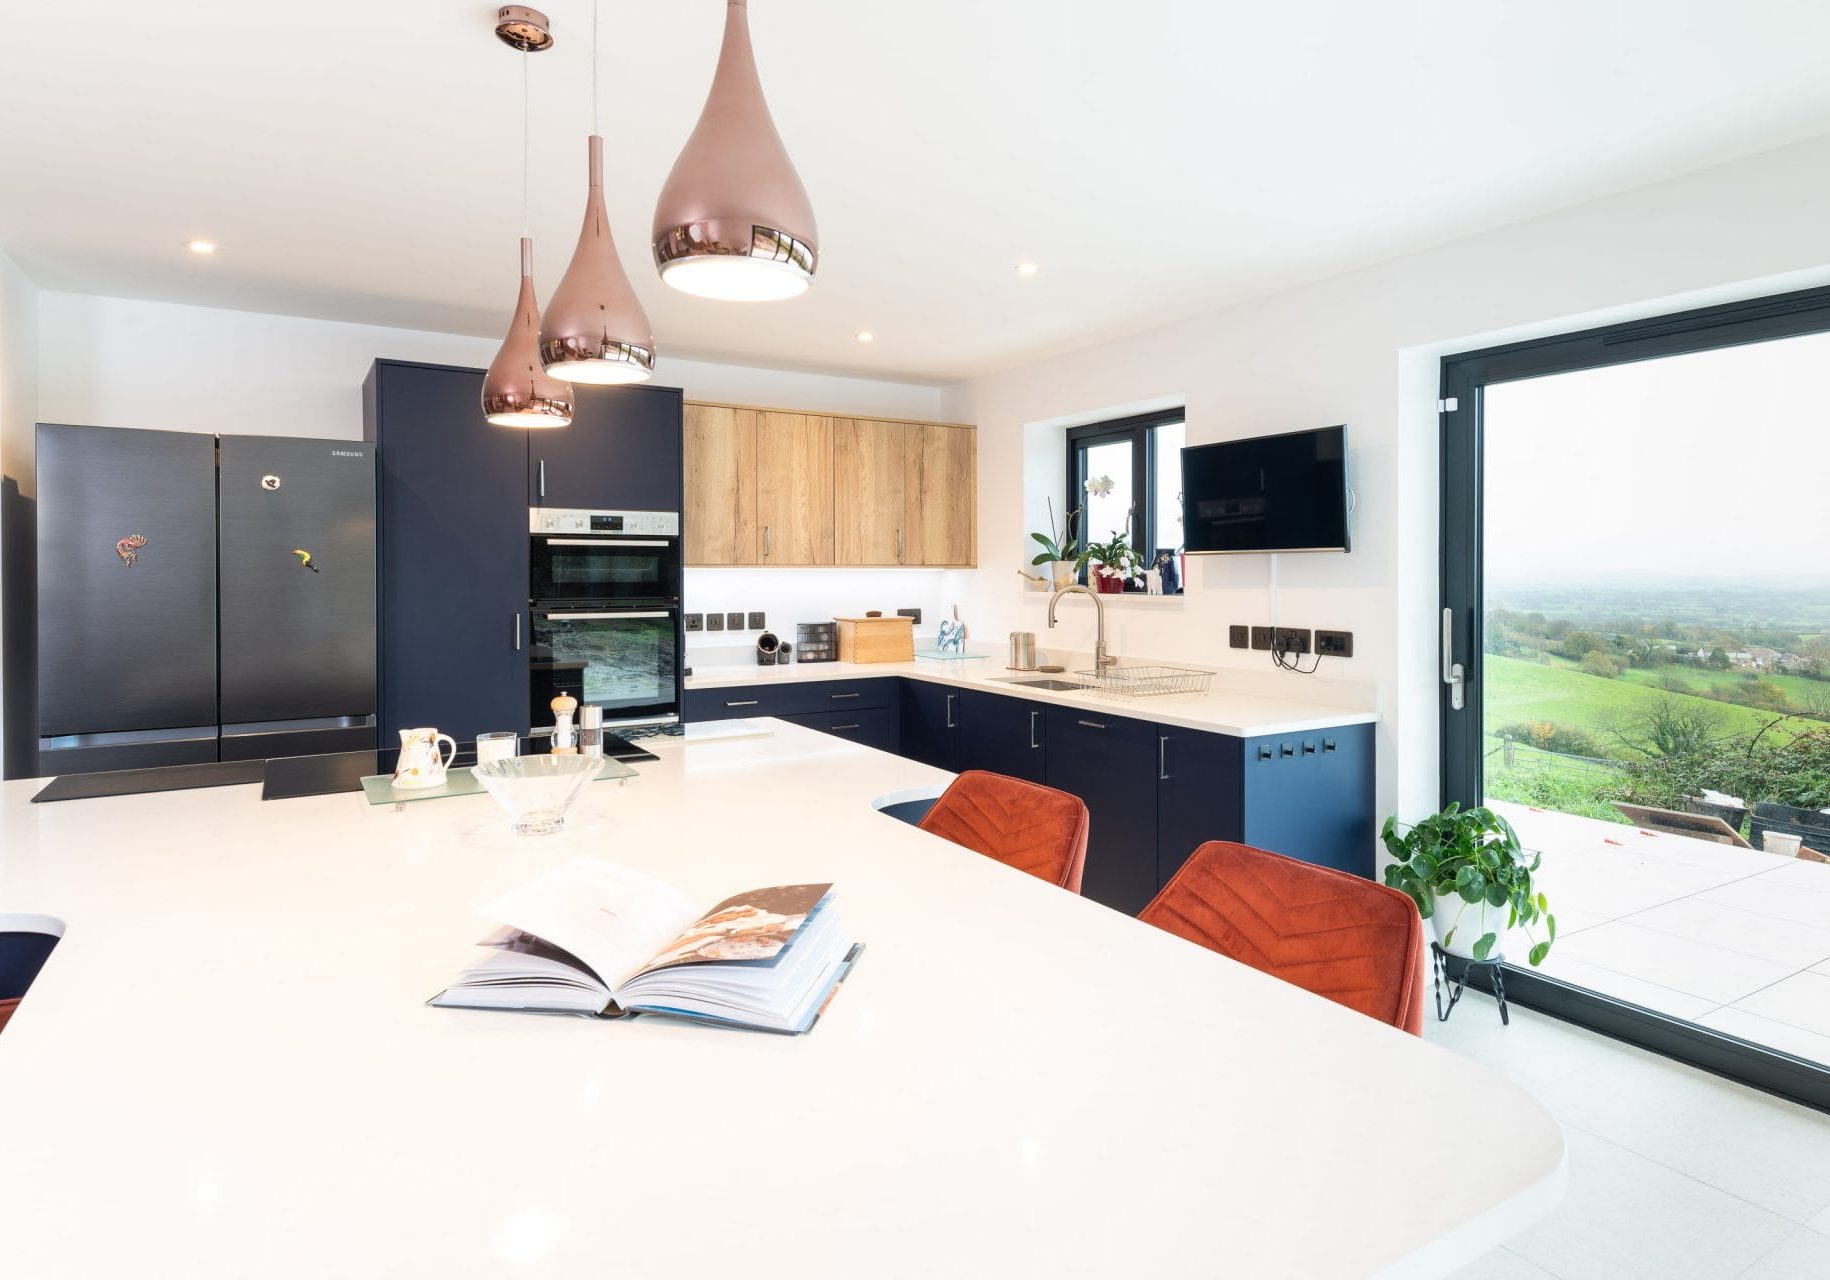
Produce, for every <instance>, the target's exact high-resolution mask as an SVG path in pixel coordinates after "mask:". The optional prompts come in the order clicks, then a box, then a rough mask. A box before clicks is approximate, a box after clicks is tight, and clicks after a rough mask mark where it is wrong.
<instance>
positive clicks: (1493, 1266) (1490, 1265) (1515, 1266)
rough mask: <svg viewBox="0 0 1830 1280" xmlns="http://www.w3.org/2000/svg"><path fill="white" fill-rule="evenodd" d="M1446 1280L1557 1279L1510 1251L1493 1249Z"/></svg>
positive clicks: (1451, 1273)
mask: <svg viewBox="0 0 1830 1280" xmlns="http://www.w3.org/2000/svg"><path fill="white" fill-rule="evenodd" d="M1448 1280H1557V1277H1556V1276H1553V1275H1552V1274H1551V1273H1550V1272H1548V1271H1546V1270H1545V1269H1544V1268H1543V1267H1540V1266H1538V1265H1537V1264H1536V1263H1535V1262H1527V1261H1525V1259H1523V1258H1521V1257H1520V1256H1519V1255H1518V1254H1516V1253H1513V1252H1512V1251H1511V1250H1510V1249H1495V1250H1494V1251H1493V1252H1492V1253H1489V1254H1487V1255H1486V1256H1485V1257H1480V1258H1476V1259H1475V1260H1474V1261H1473V1262H1470V1263H1469V1264H1468V1265H1467V1266H1465V1267H1462V1268H1461V1269H1460V1270H1458V1271H1451V1272H1450V1273H1449V1276H1448Z"/></svg>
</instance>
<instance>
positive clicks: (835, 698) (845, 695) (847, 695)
mask: <svg viewBox="0 0 1830 1280" xmlns="http://www.w3.org/2000/svg"><path fill="white" fill-rule="evenodd" d="M828 696H830V697H831V698H832V699H833V701H835V702H837V701H838V700H839V699H840V698H862V697H863V696H864V695H863V694H861V693H834V694H830V695H828Z"/></svg>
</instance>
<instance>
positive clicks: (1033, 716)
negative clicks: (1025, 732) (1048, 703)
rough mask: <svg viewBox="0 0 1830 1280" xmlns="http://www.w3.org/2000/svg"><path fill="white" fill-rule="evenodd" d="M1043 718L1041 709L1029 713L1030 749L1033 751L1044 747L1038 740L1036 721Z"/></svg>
mask: <svg viewBox="0 0 1830 1280" xmlns="http://www.w3.org/2000/svg"><path fill="white" fill-rule="evenodd" d="M1041 719H1042V713H1041V712H1040V711H1032V712H1030V713H1029V749H1030V750H1031V751H1040V750H1041V749H1042V744H1041V743H1040V742H1037V741H1036V723H1037V721H1039V720H1041Z"/></svg>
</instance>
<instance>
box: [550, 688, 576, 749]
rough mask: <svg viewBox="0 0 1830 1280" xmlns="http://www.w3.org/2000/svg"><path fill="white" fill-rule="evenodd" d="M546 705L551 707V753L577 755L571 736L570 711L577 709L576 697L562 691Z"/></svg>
mask: <svg viewBox="0 0 1830 1280" xmlns="http://www.w3.org/2000/svg"><path fill="white" fill-rule="evenodd" d="M547 705H548V706H549V707H551V708H552V709H553V754H554V755H556V756H574V755H577V754H578V748H577V746H575V745H574V743H573V738H572V713H573V712H574V711H576V710H578V699H577V698H574V697H573V696H572V695H571V694H569V693H562V694H560V695H559V696H558V697H557V698H554V699H553V700H552V701H551V702H549V703H548V704H547Z"/></svg>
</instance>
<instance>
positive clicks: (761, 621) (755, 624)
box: [750, 612, 769, 631]
mask: <svg viewBox="0 0 1830 1280" xmlns="http://www.w3.org/2000/svg"><path fill="white" fill-rule="evenodd" d="M768 625H769V624H768V620H767V619H765V618H764V617H763V615H762V614H760V613H755V612H752V613H751V614H750V630H752V631H761V630H762V629H763V628H764V627H766V626H768Z"/></svg>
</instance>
